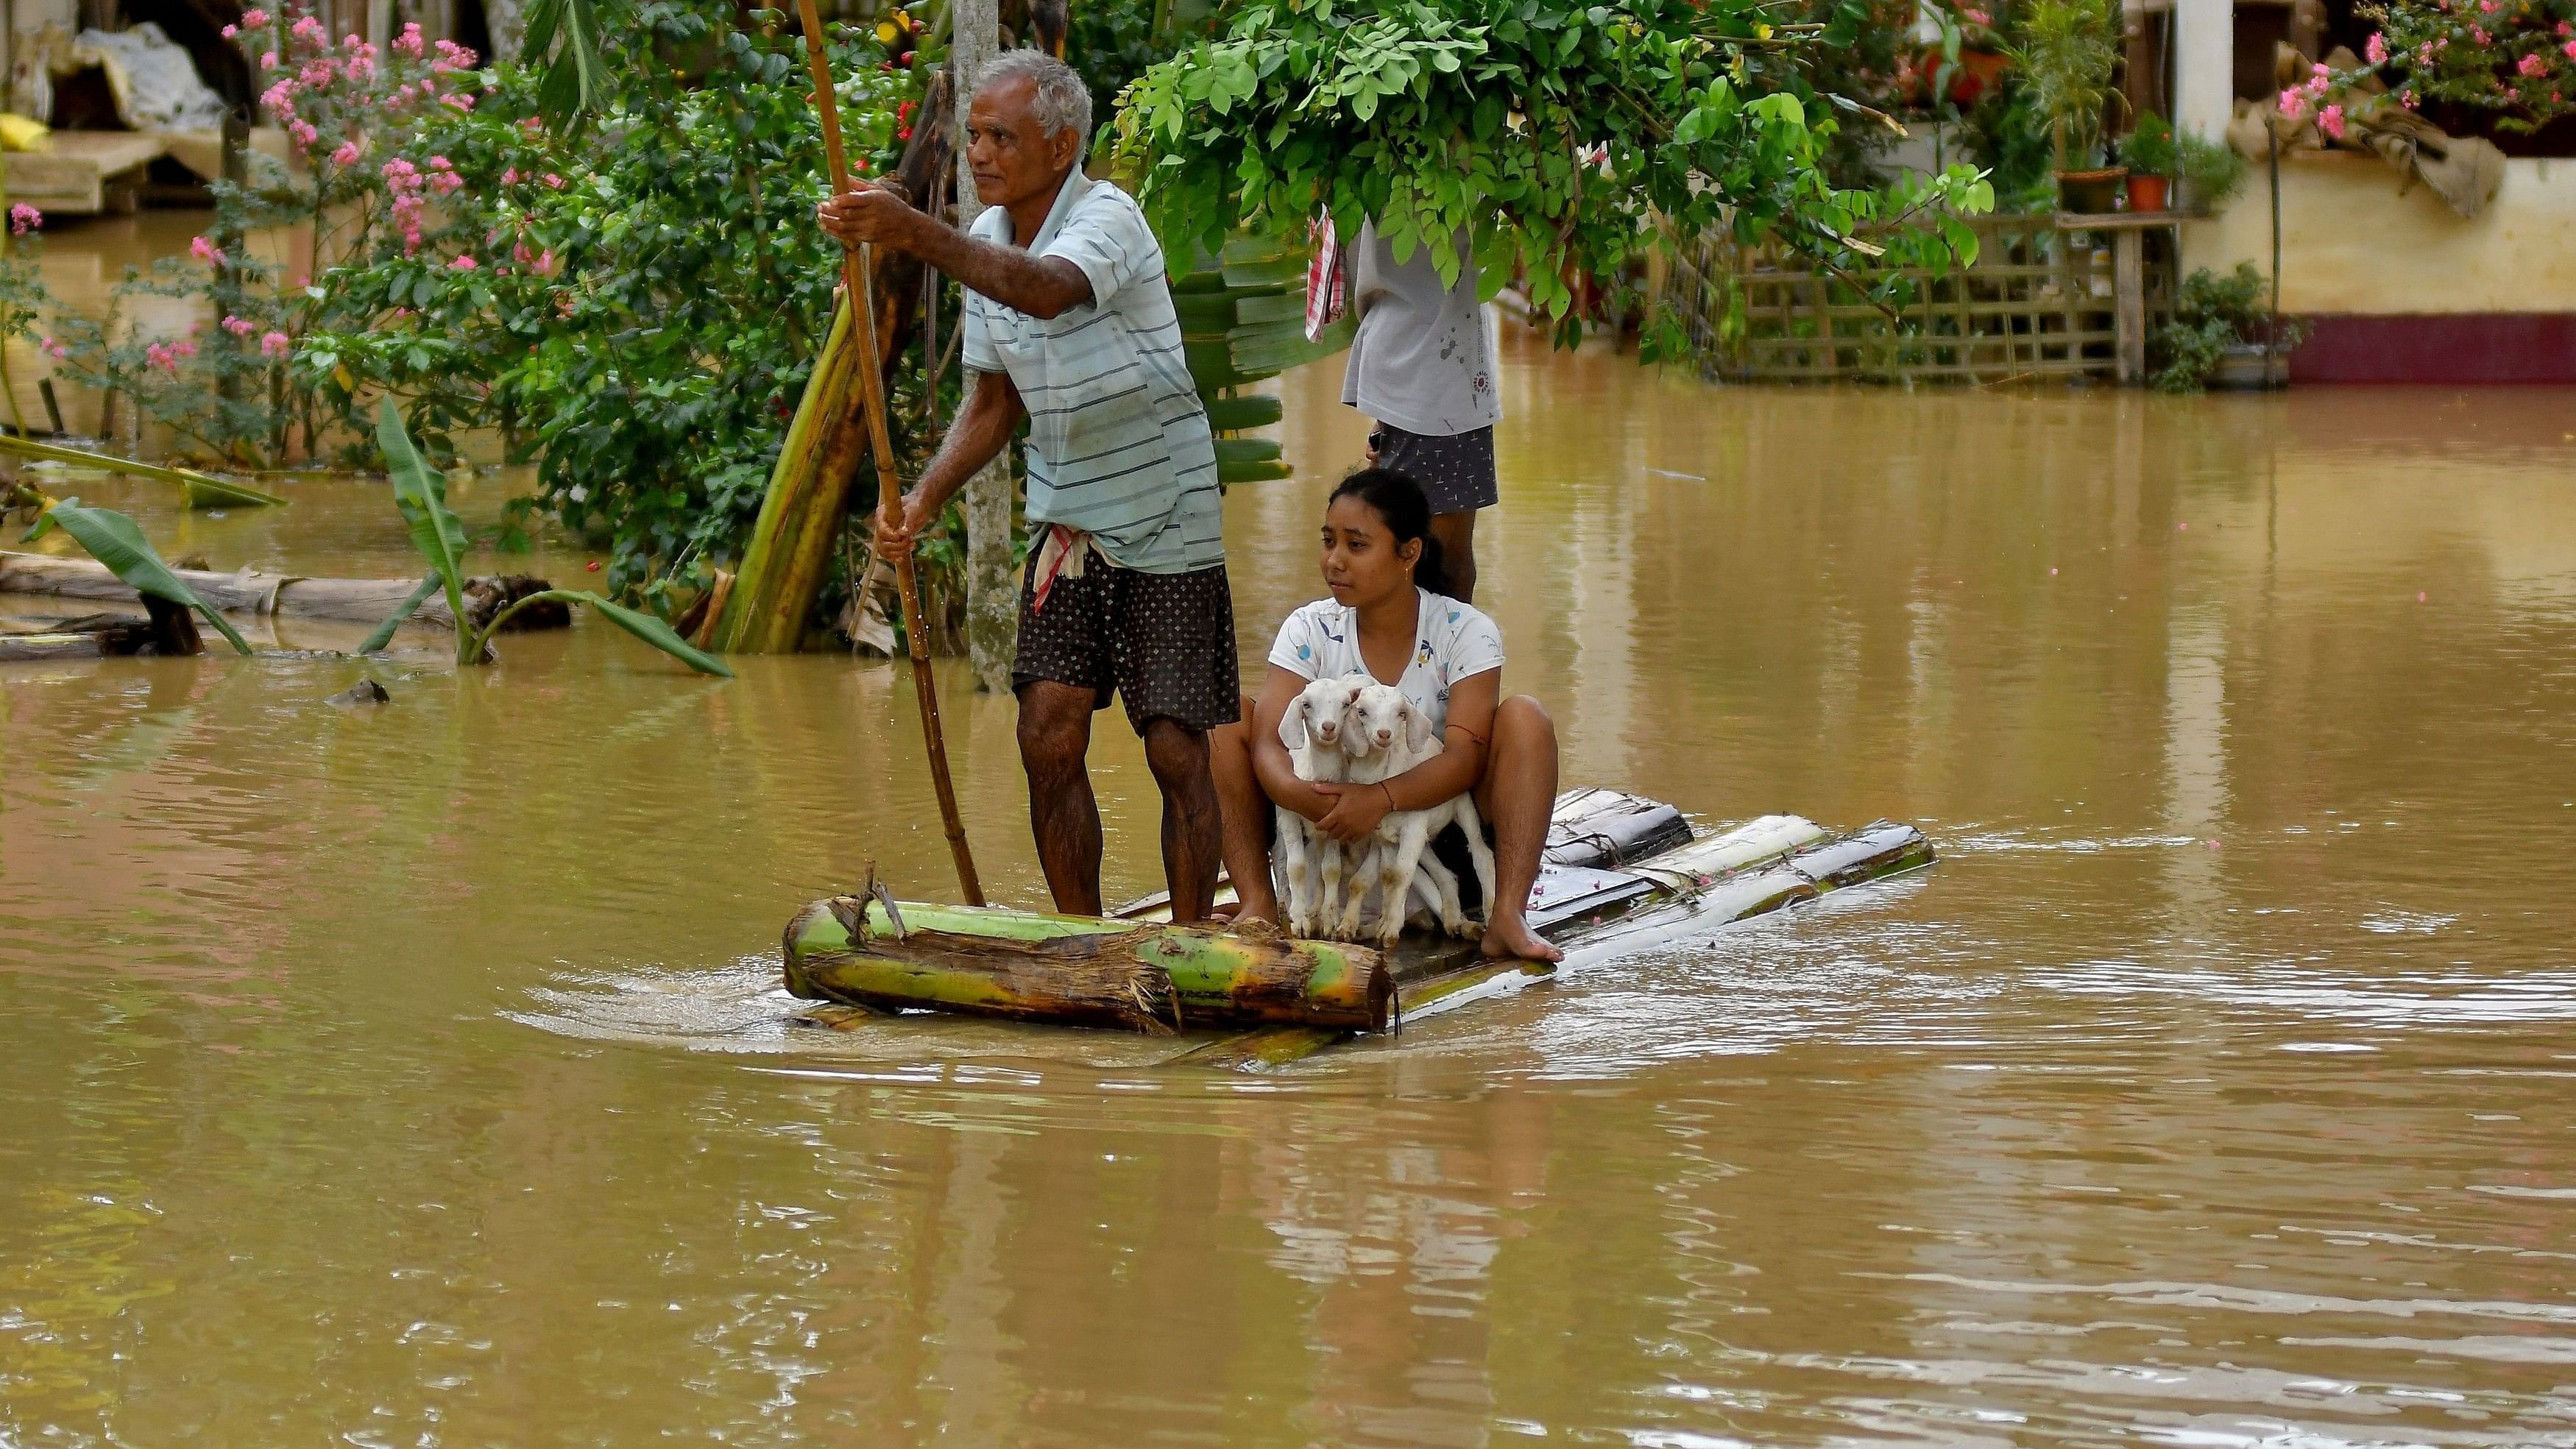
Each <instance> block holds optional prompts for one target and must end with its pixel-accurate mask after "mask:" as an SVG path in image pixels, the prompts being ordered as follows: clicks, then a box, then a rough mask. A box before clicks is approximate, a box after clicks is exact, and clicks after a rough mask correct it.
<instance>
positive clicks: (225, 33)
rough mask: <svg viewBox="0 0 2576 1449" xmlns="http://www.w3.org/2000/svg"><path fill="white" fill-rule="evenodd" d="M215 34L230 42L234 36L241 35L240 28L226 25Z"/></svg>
mask: <svg viewBox="0 0 2576 1449" xmlns="http://www.w3.org/2000/svg"><path fill="white" fill-rule="evenodd" d="M216 33H217V34H219V35H221V36H222V37H223V38H224V39H226V40H230V39H232V38H233V37H234V36H236V35H239V34H241V27H240V26H238V25H227V26H225V27H224V28H223V29H222V30H220V31H217V32H216Z"/></svg>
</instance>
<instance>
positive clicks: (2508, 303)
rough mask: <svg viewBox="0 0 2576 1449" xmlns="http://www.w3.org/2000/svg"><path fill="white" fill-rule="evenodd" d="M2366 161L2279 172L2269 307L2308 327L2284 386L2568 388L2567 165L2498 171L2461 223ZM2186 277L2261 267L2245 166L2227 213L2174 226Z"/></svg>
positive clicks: (2570, 201)
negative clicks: (2276, 289)
mask: <svg viewBox="0 0 2576 1449" xmlns="http://www.w3.org/2000/svg"><path fill="white" fill-rule="evenodd" d="M2402 180H2403V177H2402V176H2401V174H2400V173H2399V172H2398V171H2397V170H2396V168H2394V167H2391V166H2389V165H2388V164H2386V163H2385V162H2382V161H2380V160H2379V159H2378V158H2376V157H2373V156H2366V155H2361V154H2357V153H2328V154H2314V153H2311V154H2307V155H2301V156H2295V157H2290V158H2285V159H2284V160H2283V162H2282V164H2281V308H2282V310H2283V311H2284V312H2289V313H2293V314H2296V315H2298V316H2301V317H2305V318H2307V319H2309V320H2310V324H2311V329H2312V336H2311V339H2310V341H2309V343H2308V344H2307V345H2306V346H2305V347H2303V348H2301V349H2300V352H2299V354H2298V356H2297V357H2296V359H2294V362H2293V370H2292V376H2293V378H2294V379H2302V380H2309V381H2346V382H2470V381H2480V382H2576V160H2525V159H2516V160H2511V161H2508V162H2506V163H2505V180H2504V185H2503V187H2502V189H2501V190H2499V191H2498V192H2497V194H2496V199H2495V201H2494V203H2493V204H2492V205H2491V206H2489V207H2488V208H2487V210H2486V211H2485V212H2484V213H2483V214H2481V215H2480V216H2478V217H2477V218H2476V219H2474V220H2463V219H2461V218H2460V216H2459V215H2457V214H2456V213H2454V212H2453V211H2452V210H2451V209H2450V208H2449V207H2448V206H2445V205H2444V204H2443V203H2442V202H2441V200H2440V199H2439V198H2437V197H2435V196H2434V195H2433V194H2432V192H2431V191H2429V190H2428V189H2426V188H2424V187H2422V186H2420V185H2419V186H2417V187H2415V188H2414V189H2413V190H2411V191H2409V192H2407V193H2406V194H2404V195H2400V194H2399V187H2400V185H2401V183H2402ZM2182 247H2183V265H2184V267H2185V269H2186V270H2188V269H2191V268H2196V267H2209V268H2212V269H2214V270H2220V271H2224V270H2226V269H2228V268H2231V267H2233V266H2235V265H2236V264H2237V263H2238V262H2239V261H2250V262H2252V263H2254V264H2255V266H2256V267H2258V268H2260V269H2261V270H2263V271H2265V272H2267V273H2268V272H2269V271H2270V270H2271V265H2272V225H2271V198H2270V192H2269V187H2268V184H2267V180H2266V177H2265V174H2264V168H2263V167H2262V166H2261V165H2260V164H2259V163H2258V164H2257V165H2256V166H2255V167H2254V169H2253V174H2252V175H2250V176H2249V177H2248V178H2247V185H2246V188H2245V192H2244V194H2243V195H2241V196H2239V197H2238V198H2237V199H2236V201H2235V203H2234V204H2233V205H2231V206H2230V207H2229V208H2228V209H2227V211H2226V212H2225V213H2224V214H2223V215H2220V216H2218V217H2215V218H2212V219H2210V220H2208V221H2202V222H2194V223H2191V224H2189V225H2187V226H2185V227H2184V228H2183V239H2182Z"/></svg>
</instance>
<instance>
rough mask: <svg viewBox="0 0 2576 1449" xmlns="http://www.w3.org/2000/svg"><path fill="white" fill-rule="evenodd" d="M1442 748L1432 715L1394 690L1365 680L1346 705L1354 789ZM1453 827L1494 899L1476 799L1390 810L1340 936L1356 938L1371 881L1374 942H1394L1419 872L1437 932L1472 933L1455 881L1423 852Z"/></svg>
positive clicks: (1349, 776)
mask: <svg viewBox="0 0 2576 1449" xmlns="http://www.w3.org/2000/svg"><path fill="white" fill-rule="evenodd" d="M1440 750H1441V742H1440V739H1439V737H1438V735H1437V734H1436V733H1435V732H1434V731H1433V730H1432V728H1431V718H1430V716H1428V715H1426V714H1424V713H1423V712H1422V711H1421V710H1420V709H1419V708H1417V707H1415V705H1414V703H1413V701H1411V700H1409V699H1407V698H1405V697H1404V692H1403V691H1402V690H1399V689H1397V688H1395V687H1394V686H1393V685H1387V684H1378V683H1376V682H1374V681H1371V682H1369V683H1368V684H1366V685H1365V686H1364V687H1363V688H1362V689H1361V690H1360V691H1359V694H1358V697H1357V698H1355V699H1353V700H1352V701H1351V704H1350V707H1349V710H1348V722H1347V723H1346V724H1345V725H1344V726H1343V730H1342V753H1343V755H1344V757H1345V759H1346V760H1347V761H1348V764H1347V767H1346V773H1345V775H1344V778H1345V779H1346V780H1348V781H1351V782H1353V783H1360V784H1371V783H1377V782H1381V781H1386V780H1392V779H1394V778H1395V777H1396V776H1398V775H1401V774H1403V773H1404V772H1406V771H1407V770H1410V769H1412V768H1413V767H1414V766H1416V765H1419V764H1421V763H1422V762H1423V761H1425V760H1428V759H1430V758H1432V757H1433V756H1435V755H1438V754H1439V753H1440ZM1452 822H1455V823H1456V824H1457V826H1458V827H1459V829H1460V830H1461V832H1463V833H1464V834H1465V835H1466V837H1467V853H1468V856H1469V858H1470V859H1471V860H1472V861H1473V862H1474V863H1475V868H1476V880H1477V883H1478V884H1479V885H1481V886H1482V887H1483V889H1484V897H1483V899H1484V900H1485V901H1486V902H1488V903H1490V902H1491V901H1492V900H1493V898H1494V853H1493V851H1492V850H1491V849H1489V848H1488V847H1487V846H1486V844H1485V824H1484V819H1483V817H1482V816H1480V815H1479V814H1478V813H1477V811H1476V801H1475V797H1474V796H1473V795H1471V794H1468V793H1465V792H1461V793H1459V794H1457V795H1453V796H1451V797H1450V798H1448V799H1447V800H1443V801H1441V802H1440V803H1439V804H1437V805H1433V806H1430V807H1427V808H1425V809H1421V810H1396V811H1390V812H1389V813H1388V814H1387V816H1386V818H1385V819H1384V820H1382V821H1380V822H1378V828H1377V838H1376V839H1375V840H1374V841H1372V842H1370V844H1369V847H1368V853H1367V855H1366V857H1365V859H1366V866H1365V868H1364V871H1363V873H1362V874H1360V876H1359V877H1358V885H1357V886H1356V888H1355V889H1354V890H1353V892H1352V898H1351V900H1350V902H1349V903H1348V904H1347V905H1346V906H1345V907H1344V910H1343V913H1342V918H1341V920H1340V922H1339V923H1338V924H1339V925H1340V927H1341V930H1340V935H1341V936H1342V937H1343V938H1344V939H1354V938H1356V937H1357V936H1358V935H1359V934H1360V927H1361V924H1362V918H1363V916H1364V914H1365V912H1364V906H1365V903H1366V901H1367V898H1368V890H1369V886H1370V885H1372V884H1374V885H1375V886H1376V887H1377V890H1378V893H1379V895H1380V897H1381V900H1380V904H1379V907H1378V916H1377V939H1378V943H1379V944H1380V945H1382V946H1391V945H1393V944H1395V940H1396V938H1397V937H1398V936H1401V935H1402V934H1403V933H1404V925H1405V919H1406V917H1407V916H1408V915H1410V914H1411V911H1412V905H1413V892H1414V889H1415V887H1416V885H1417V879H1416V878H1417V875H1418V876H1419V877H1421V878H1422V882H1423V883H1427V885H1428V887H1429V889H1428V890H1427V891H1426V892H1425V894H1426V895H1427V896H1429V897H1430V899H1431V902H1432V905H1433V908H1434V910H1435V912H1436V913H1437V915H1438V916H1439V920H1440V927H1441V929H1442V930H1445V931H1447V932H1448V933H1449V934H1451V935H1453V936H1473V935H1475V934H1476V933H1477V928H1476V926H1475V923H1473V922H1471V921H1470V920H1468V918H1467V913H1466V909H1465V907H1464V905H1463V904H1462V903H1461V902H1460V900H1459V897H1458V877H1457V876H1456V875H1455V874H1453V873H1452V872H1451V871H1450V869H1449V868H1448V867H1447V866H1445V865H1443V864H1441V863H1440V861H1439V859H1438V857H1436V856H1430V855H1426V854H1425V847H1427V846H1428V845H1429V844H1430V842H1431V837H1432V836H1433V835H1436V834H1438V833H1439V831H1440V830H1441V829H1442V828H1443V827H1444V826H1447V825H1449V824H1451V823H1452Z"/></svg>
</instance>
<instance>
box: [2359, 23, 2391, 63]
mask: <svg viewBox="0 0 2576 1449" xmlns="http://www.w3.org/2000/svg"><path fill="white" fill-rule="evenodd" d="M2361 49H2362V54H2364V55H2367V56H2369V57H2370V63H2371V64H2372V65H2386V64H2387V63H2388V37H2387V36H2385V35H2382V34H2380V33H2379V32H2378V31H2376V30H2374V31H2372V32H2371V33H2370V43H2369V44H2367V45H2365V46H2363V47H2362V48H2361Z"/></svg>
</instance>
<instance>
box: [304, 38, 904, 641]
mask: <svg viewBox="0 0 2576 1449" xmlns="http://www.w3.org/2000/svg"><path fill="white" fill-rule="evenodd" d="M600 13H601V14H602V15H603V16H605V17H606V20H607V22H608V24H607V28H606V31H605V34H604V38H603V39H602V40H601V42H600V44H601V45H602V46H603V48H604V54H605V56H606V65H605V72H604V76H605V78H604V80H602V81H601V84H603V85H604V86H605V87H606V98H605V100H604V102H603V103H602V104H600V105H599V106H597V107H596V108H595V109H594V110H592V111H590V112H587V113H585V114H586V115H587V120H586V121H585V122H584V123H583V125H582V129H581V131H580V133H579V134H571V133H568V132H567V131H566V130H565V129H562V128H559V127H557V126H552V125H549V124H547V123H546V122H545V121H544V120H543V119H542V113H543V111H544V109H545V106H546V104H547V102H548V101H549V100H550V99H561V98H560V97H552V98H550V97H549V95H548V93H547V91H546V87H547V86H548V85H549V84H569V82H556V81H550V80H549V77H561V76H573V77H576V78H577V77H578V76H579V75H580V74H581V67H580V66H579V65H578V64H577V63H575V64H573V65H572V66H571V68H570V69H566V68H565V67H563V66H560V65H559V66H556V67H554V68H552V69H533V68H523V67H516V66H507V67H501V68H499V69H496V70H492V71H488V72H485V73H484V77H483V78H484V81H485V83H486V85H488V86H489V87H490V89H489V90H488V91H487V92H486V93H485V94H484V95H483V96H482V98H481V102H480V103H479V104H478V105H476V106H474V107H473V108H472V109H470V110H450V111H449V112H448V113H447V114H445V115H443V116H439V117H436V118H433V120H432V121H431V122H430V124H429V125H428V126H427V127H426V129H425V130H424V131H423V132H422V133H421V134H420V135H419V136H418V137H417V139H416V140H414V141H412V142H411V143H410V144H409V146H408V148H407V149H408V150H410V151H417V152H420V153H422V155H423V158H424V159H423V161H422V162H421V163H420V164H422V165H424V166H425V165H426V164H427V158H429V157H435V158H437V159H438V160H439V161H440V162H441V163H443V166H444V167H445V168H447V169H448V170H449V171H451V172H452V174H454V175H456V176H458V177H460V178H462V181H463V184H462V185H461V186H458V187H457V188H455V191H454V195H453V196H451V197H450V198H448V200H447V203H446V205H445V207H444V208H443V210H442V213H441V218H442V219H441V220H440V221H439V223H438V224H435V225H432V226H430V227H429V228H428V229H427V230H426V231H425V232H424V233H423V234H422V235H420V236H419V237H418V238H417V239H412V238H406V237H402V236H386V237H383V238H381V239H380V240H379V243H378V245H376V246H375V247H374V248H373V249H372V250H371V251H370V252H368V253H367V254H366V255H365V256H363V257H361V258H358V259H356V260H354V261H353V262H352V263H351V264H349V265H346V266H343V267H339V268H335V269H333V270H331V271H329V272H327V273H325V274H324V275H322V276H320V277H317V278H316V279H315V283H314V285H315V287H316V288H317V289H318V290H321V291H323V292H325V293H327V294H328V295H330V296H332V297H333V298H335V299H336V300H337V301H338V303H339V306H338V311H337V315H338V316H339V317H340V318H342V319H343V321H342V324H341V325H340V326H338V327H335V328H333V329H330V330H327V331H321V332H317V333H315V334H313V335H311V336H309V337H308V338H307V339H306V340H305V342H304V344H303V346H302V347H301V348H300V350H299V351H298V354H297V358H296V365H297V369H298V373H299V375H300V376H301V377H302V378H303V379H305V380H306V382H307V383H308V384H309V385H310V386H312V387H313V388H315V389H316V390H317V391H318V392H319V393H320V394H321V395H322V396H323V397H324V398H325V399H327V400H328V401H329V403H330V404H331V405H332V406H333V407H334V408H336V409H337V410H339V411H340V413H341V414H342V415H343V416H351V415H353V414H354V413H355V412H356V411H357V410H359V409H360V408H361V407H362V406H363V405H364V400H365V399H368V398H373V397H376V396H380V395H387V394H390V395H393V396H397V397H402V398H405V399H407V400H408V402H409V405H410V409H411V416H412V419H413V426H414V427H415V428H417V429H418V430H419V431H420V433H421V435H422V437H423V439H424V441H425V442H426V443H429V444H430V445H431V446H432V447H433V449H434V450H435V449H436V448H437V447H440V446H443V440H444V439H445V438H446V436H447V435H449V434H450V433H452V432H453V431H455V430H458V429H463V428H474V427H491V428H497V429H500V430H501V431H502V432H503V433H504V435H505V436H506V437H508V438H509V439H510V441H511V445H512V450H513V453H514V455H515V456H519V457H525V458H529V459H531V460H533V461H534V462H535V463H536V464H537V468H538V478H539V488H540V501H541V502H542V503H543V505H544V506H545V507H546V508H548V509H549V510H550V511H552V512H554V513H555V514H556V515H557V516H558V517H559V518H560V519H561V520H562V521H563V522H564V523H565V524H566V525H567V526H569V527H571V528H573V529H576V530H579V531H581V532H584V533H586V534H589V535H590V536H592V537H594V538H596V539H598V540H600V541H601V542H603V543H605V544H606V545H607V546H608V548H609V549H610V552H611V571H610V574H609V582H610V584H611V585H612V588H613V589H614V590H616V591H624V590H627V589H630V588H635V587H638V586H642V585H645V584H647V583H648V582H651V583H657V584H658V583H668V582H670V581H673V580H676V579H684V578H695V577H699V576H702V575H703V573H704V570H705V568H706V567H707V565H708V564H709V562H710V561H711V560H713V559H718V558H722V557H724V556H726V555H728V554H729V553H731V552H732V551H733V549H734V548H736V547H737V546H738V544H739V542H740V540H741V539H742V537H743V536H744V534H745V532H746V531H747V529H748V527H749V524H750V521H751V519H752V517H753V516H754V515H755V514H756V513H757V512H758V510H759V506H760V498H761V493H762V490H763V488H764V486H765V484H766V483H767V480H768V476H769V469H770V465H771V462H772V460H773V459H774V458H775V457H776V454H777V450H778V445H779V440H780V438H781V436H782V435H783V434H784V432H785V430H786V425H787V420H788V418H789V416H790V415H791V414H792V413H793V412H794V410H795V406H796V401H797V398H798V397H799V396H800V395H801V394H802V393H803V391H804V387H805V381H806V378H807V376H808V375H809V374H810V373H811V371H812V368H813V362H814V355H815V353H816V351H817V350H818V349H819V348H820V346H821V344H822V340H823V337H824V334H825V332H826V331H827V329H828V328H829V325H830V309H831V303H832V295H833V288H834V285H835V284H836V283H837V282H838V280H839V277H840V267H839V261H840V253H839V251H838V250H837V249H836V248H835V247H833V245H832V244H831V242H830V241H829V239H828V238H826V237H824V236H823V235H822V233H821V232H820V230H819V229H818V228H816V227H815V225H814V223H813V213H814V207H815V205H816V203H817V202H819V201H821V200H822V198H823V196H824V194H825V189H826V182H825V180H824V176H823V159H822V144H821V139H820V137H821V132H820V129H819V127H818V125H817V123H816V121H815V116H814V110H813V107H812V105H811V104H810V103H809V102H808V100H807V98H806V95H805V91H806V90H807V89H808V88H809V87H808V85H807V83H806V80H805V68H804V60H803V54H802V51H801V49H800V42H799V41H798V40H797V38H796V37H795V36H793V35H790V34H784V33H772V32H771V31H769V30H766V29H751V30H744V29H738V28H735V26H734V23H733V16H732V12H731V9H730V7H722V8H719V7H718V6H717V5H715V4H713V3H710V0H647V3H642V4H622V3H613V4H610V5H607V6H605V7H603V8H602V10H601V12H600ZM773 18H774V17H773ZM832 55H833V70H834V73H835V75H836V76H839V77H841V78H842V79H841V86H840V91H841V97H840V99H841V113H842V116H843V117H844V121H843V125H844V129H845V133H846V135H847V137H848V142H849V145H850V148H851V151H852V155H853V159H854V163H855V164H856V165H858V166H859V167H860V168H861V169H863V170H874V169H877V168H881V167H883V166H885V165H887V164H888V163H889V162H890V161H891V160H892V159H893V157H894V156H895V155H897V154H898V148H899V145H900V135H901V133H902V131H903V129H904V127H905V124H906V122H907V121H908V119H909V117H908V109H909V106H910V105H911V103H912V102H913V100H914V98H915V97H916V96H917V94H918V84H917V82H916V80H915V77H914V75H913V74H912V73H911V72H910V71H909V70H905V69H902V68H899V67H896V66H894V65H893V64H892V62H891V60H890V58H889V57H888V55H887V54H886V51H885V48H884V47H883V46H882V45H880V44H879V43H878V42H877V40H876V39H875V37H874V36H873V35H871V34H866V33H863V32H862V33H851V34H841V35H836V36H835V37H834V39H833V42H832Z"/></svg>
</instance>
